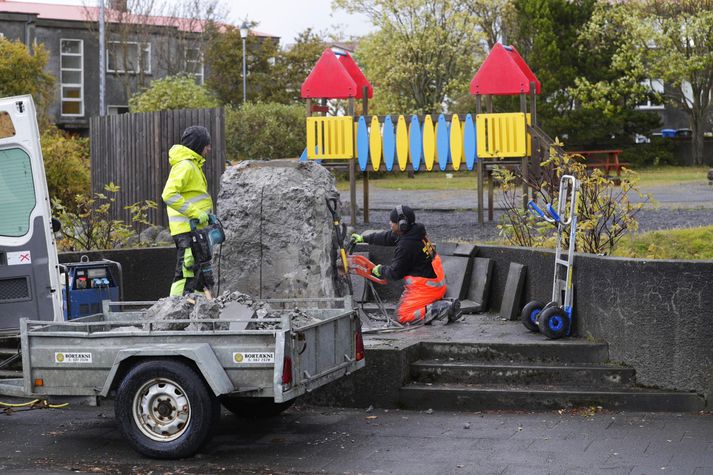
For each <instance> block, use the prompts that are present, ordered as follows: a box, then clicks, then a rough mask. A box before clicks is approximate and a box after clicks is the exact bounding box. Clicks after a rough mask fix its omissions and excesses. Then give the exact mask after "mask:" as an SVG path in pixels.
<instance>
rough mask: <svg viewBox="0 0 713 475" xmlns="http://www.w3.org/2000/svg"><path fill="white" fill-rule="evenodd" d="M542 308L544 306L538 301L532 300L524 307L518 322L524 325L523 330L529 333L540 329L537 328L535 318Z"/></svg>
mask: <svg viewBox="0 0 713 475" xmlns="http://www.w3.org/2000/svg"><path fill="white" fill-rule="evenodd" d="M543 307H544V304H543V303H542V302H540V301H539V300H533V301H531V302H529V303H528V304H527V305H525V307H524V308H523V309H522V313H521V314H520V320H521V321H522V324H523V325H525V328H527V329H528V330H530V331H531V332H539V331H540V329H539V328H538V327H537V316H538V315H539V314H540V312H542V310H543Z"/></svg>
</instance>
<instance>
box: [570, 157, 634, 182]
mask: <svg viewBox="0 0 713 475" xmlns="http://www.w3.org/2000/svg"><path fill="white" fill-rule="evenodd" d="M567 153H569V154H571V155H581V156H582V157H584V160H585V162H584V164H585V165H586V166H587V168H601V169H603V170H604V174H605V175H606V176H612V173H611V172H612V171H613V172H616V177H613V178H614V181H615V182H616V183H621V169H622V168H623V167H628V166H629V164H628V163H623V162H620V161H619V154H620V153H621V150H585V151H574V152H567Z"/></svg>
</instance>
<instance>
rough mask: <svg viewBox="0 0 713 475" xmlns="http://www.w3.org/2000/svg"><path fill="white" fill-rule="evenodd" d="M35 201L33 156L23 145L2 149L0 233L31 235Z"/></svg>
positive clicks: (11, 235)
mask: <svg viewBox="0 0 713 475" xmlns="http://www.w3.org/2000/svg"><path fill="white" fill-rule="evenodd" d="M35 200H36V198H35V183H34V180H33V179H32V165H31V164H30V156H29V155H27V153H25V151H24V150H22V149H19V148H12V149H9V150H0V236H6V237H20V236H24V235H25V234H27V232H28V231H29V229H30V213H32V210H33V209H34V208H35Z"/></svg>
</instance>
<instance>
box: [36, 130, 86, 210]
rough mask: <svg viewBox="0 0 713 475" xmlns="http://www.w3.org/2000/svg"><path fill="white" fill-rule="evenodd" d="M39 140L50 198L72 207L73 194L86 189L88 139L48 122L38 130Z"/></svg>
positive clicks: (74, 197) (75, 196) (73, 203)
mask: <svg viewBox="0 0 713 475" xmlns="http://www.w3.org/2000/svg"><path fill="white" fill-rule="evenodd" d="M41 143H42V157H43V159H44V162H45V174H46V175H47V188H48V190H49V194H50V198H52V199H59V200H60V201H61V202H62V203H64V204H65V206H67V207H68V208H70V209H74V208H75V207H76V205H77V203H78V202H77V196H78V195H81V194H84V193H87V192H89V188H90V185H91V176H90V171H89V139H86V138H81V137H76V136H73V135H70V134H68V133H66V132H63V131H61V130H59V129H58V128H57V127H55V126H49V127H48V128H47V129H45V131H44V132H43V133H42V137H41Z"/></svg>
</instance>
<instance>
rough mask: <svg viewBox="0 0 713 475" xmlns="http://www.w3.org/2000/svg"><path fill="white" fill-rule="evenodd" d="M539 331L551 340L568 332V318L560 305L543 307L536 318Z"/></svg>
mask: <svg viewBox="0 0 713 475" xmlns="http://www.w3.org/2000/svg"><path fill="white" fill-rule="evenodd" d="M537 325H538V326H539V327H540V332H541V333H542V334H543V335H545V336H546V337H547V338H549V339H551V340H557V339H559V338H562V337H563V336H565V335H567V333H569V318H568V317H567V314H566V313H565V311H564V310H562V309H561V308H560V307H550V308H548V309H545V310H543V311H542V313H541V314H540V317H539V318H538V319H537Z"/></svg>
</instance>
